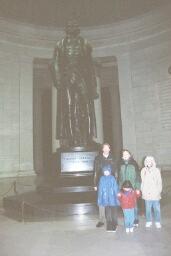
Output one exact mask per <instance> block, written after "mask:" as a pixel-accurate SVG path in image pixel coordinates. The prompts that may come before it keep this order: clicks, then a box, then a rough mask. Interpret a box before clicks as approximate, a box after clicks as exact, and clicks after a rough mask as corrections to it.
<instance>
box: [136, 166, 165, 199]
mask: <svg viewBox="0 0 171 256" xmlns="http://www.w3.org/2000/svg"><path fill="white" fill-rule="evenodd" d="M141 180H142V183H141V191H142V198H143V199H144V200H160V199H161V192H162V179H161V173H160V170H159V169H158V168H157V167H156V164H155V162H154V164H153V166H152V167H150V168H149V167H148V166H147V165H146V162H145V167H144V168H143V169H142V170H141Z"/></svg>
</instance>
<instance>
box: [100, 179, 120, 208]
mask: <svg viewBox="0 0 171 256" xmlns="http://www.w3.org/2000/svg"><path fill="white" fill-rule="evenodd" d="M118 193H119V187H118V184H117V182H116V179H115V177H114V176H112V175H109V176H101V178H100V182H99V187H98V198H97V204H98V205H99V206H104V207H105V206H119V200H118V197H117V194H118Z"/></svg>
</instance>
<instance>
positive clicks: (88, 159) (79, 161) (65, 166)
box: [61, 152, 97, 172]
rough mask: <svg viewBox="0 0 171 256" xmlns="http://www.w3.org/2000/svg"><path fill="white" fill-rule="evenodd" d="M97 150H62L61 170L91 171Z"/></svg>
mask: <svg viewBox="0 0 171 256" xmlns="http://www.w3.org/2000/svg"><path fill="white" fill-rule="evenodd" d="M96 155H97V152H62V153H61V172H84V171H93V167H94V159H95V157H96Z"/></svg>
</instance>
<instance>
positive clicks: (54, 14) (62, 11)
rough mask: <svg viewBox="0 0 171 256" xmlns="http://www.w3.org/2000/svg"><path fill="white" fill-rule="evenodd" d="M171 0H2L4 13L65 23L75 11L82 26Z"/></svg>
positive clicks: (15, 17)
mask: <svg viewBox="0 0 171 256" xmlns="http://www.w3.org/2000/svg"><path fill="white" fill-rule="evenodd" d="M168 2H170V0H0V17H3V18H6V19H10V20H11V19H12V20H16V21H19V22H22V23H29V24H34V25H41V26H53V27H63V26H64V25H65V23H66V21H67V19H68V17H71V16H72V15H73V13H74V15H75V16H76V18H77V20H78V22H79V24H80V26H97V25H105V24H109V23H113V22H117V21H121V20H125V19H128V18H132V17H135V16H138V15H142V14H144V13H146V12H149V11H151V10H154V9H156V8H158V7H160V6H161V5H164V4H166V3H168Z"/></svg>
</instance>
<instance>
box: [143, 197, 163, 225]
mask: <svg viewBox="0 0 171 256" xmlns="http://www.w3.org/2000/svg"><path fill="white" fill-rule="evenodd" d="M152 209H153V211H154V221H155V222H160V219H161V216H160V201H159V200H145V211H146V221H147V222H152Z"/></svg>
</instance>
